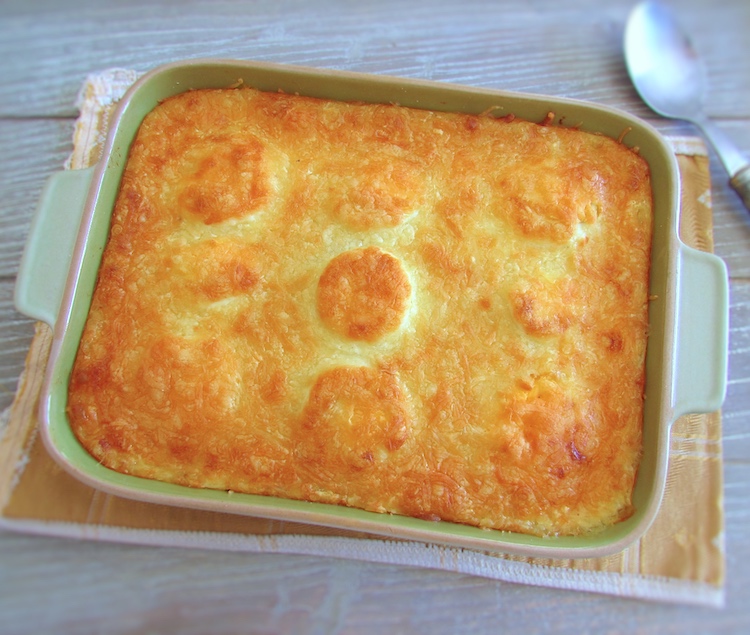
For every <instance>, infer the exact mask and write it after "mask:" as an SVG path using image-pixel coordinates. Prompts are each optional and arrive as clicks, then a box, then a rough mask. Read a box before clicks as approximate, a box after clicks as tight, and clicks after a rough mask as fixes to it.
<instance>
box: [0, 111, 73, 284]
mask: <svg viewBox="0 0 750 635" xmlns="http://www.w3.org/2000/svg"><path fill="white" fill-rule="evenodd" d="M72 136H73V121H72V120H65V119H45V120H42V121H37V120H2V119H0V148H2V149H3V151H2V152H0V241H1V242H0V244H1V245H2V248H1V249H0V279H2V278H4V277H9V276H15V273H16V271H17V270H18V263H19V261H20V258H21V253H22V250H23V245H24V243H25V241H26V236H27V234H28V230H29V223H30V221H31V217H32V215H33V212H34V209H35V208H36V204H37V201H38V200H39V195H40V193H41V190H42V187H43V186H44V182H45V180H46V179H47V177H48V176H49V175H51V174H52V173H53V172H55V171H57V170H61V169H62V168H63V162H64V161H65V159H66V158H67V156H68V154H69V153H70V152H71V150H72V148H73V146H72Z"/></svg>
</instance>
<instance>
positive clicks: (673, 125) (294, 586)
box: [0, 0, 750, 635]
mask: <svg viewBox="0 0 750 635" xmlns="http://www.w3.org/2000/svg"><path fill="white" fill-rule="evenodd" d="M632 4H633V2H631V1H630V0H617V1H614V2H610V3H603V2H601V1H600V0H569V1H568V2H565V3H559V2H552V1H551V0H526V1H520V2H518V1H517V2H506V1H499V2H485V1H481V0H470V1H465V2H459V1H457V0H456V1H448V0H443V1H440V0H432V1H428V2H420V3H401V2H397V1H396V0H384V1H381V2H357V3H353V2H345V1H344V0H320V1H317V2H309V1H307V2H302V1H300V0H281V1H275V0H257V1H255V2H242V1H239V0H237V1H230V0H222V1H217V2H212V3H203V2H199V1H197V0H189V1H185V2H177V1H174V0H159V1H155V0H151V1H147V0H131V1H129V2H116V1H114V0H100V1H94V0H85V1H84V0H75V1H73V0H71V1H69V2H65V3H60V2H53V1H51V0H50V1H37V0H22V1H19V0H6V1H5V2H3V3H2V4H0V55H1V56H2V60H3V72H2V74H1V75H0V148H2V150H3V152H2V153H0V412H2V410H3V409H5V408H6V407H7V406H8V405H9V404H10V403H11V400H12V394H13V391H14V390H15V384H16V382H17V380H18V376H19V374H20V372H21V370H22V368H23V360H24V357H25V354H26V350H27V349H28V344H29V342H30V341H31V337H32V334H33V324H32V322H31V321H30V320H28V319H27V318H25V317H23V316H20V315H19V314H18V313H16V312H15V310H14V308H13V306H12V293H13V285H14V280H15V275H16V272H17V267H18V260H19V259H20V255H21V251H22V248H23V243H24V241H25V238H26V235H27V232H28V227H29V223H30V221H31V216H32V214H33V210H34V208H35V205H36V201H37V199H38V196H39V193H40V191H41V188H42V187H43V184H44V181H45V180H46V178H47V177H48V176H49V175H50V174H51V173H53V172H54V171H56V170H58V169H60V168H61V166H62V163H63V161H64V160H65V158H66V156H67V154H68V153H69V152H70V149H71V141H70V140H71V135H72V130H73V121H74V117H75V115H76V109H75V97H76V93H77V91H78V89H79V87H80V85H81V82H82V81H83V79H84V78H85V77H86V75H87V74H88V73H90V72H92V71H96V70H101V69H103V68H107V67H124V68H134V69H136V70H139V71H145V70H148V69H149V68H152V67H153V66H155V65H158V64H161V63H164V62H167V61H171V60H177V59H184V58H192V57H204V56H217V57H236V58H243V59H260V60H271V61H276V62H283V63H294V64H303V65H310V66H320V67H326V68H339V69H347V70H355V71H364V72H371V73H380V74H392V75H401V76H407V77H419V78H428V79H436V80H442V81H450V82H456V83H462V84H469V85H476V86H484V87H493V88H504V89H512V90H521V91H527V92H534V93H542V94H550V95H562V96H567V97H575V98H581V99H586V100H591V101H596V102H599V103H603V104H607V105H611V106H615V107H619V108H623V109H625V110H627V111H629V112H631V113H633V114H636V115H638V116H641V117H644V118H646V119H647V120H648V121H650V122H651V123H653V124H654V125H655V126H656V127H657V128H658V129H659V130H661V131H662V132H664V133H668V134H695V130H694V128H692V127H691V126H690V125H688V124H683V123H679V122H672V121H667V120H664V119H660V118H658V117H656V116H655V115H653V113H651V112H650V111H649V110H648V109H647V108H646V107H645V106H644V105H643V104H642V103H641V101H640V100H639V98H638V96H637V94H636V93H635V91H634V89H633V88H632V86H631V85H630V83H629V81H628V77H627V73H626V70H625V65H624V62H623V60H622V56H621V38H622V31H623V22H624V19H625V17H626V15H627V13H628V10H629V9H630V7H631V6H632ZM672 4H673V5H674V6H676V7H678V8H679V11H680V17H681V21H682V22H683V23H684V24H685V26H687V27H688V28H690V30H691V32H692V34H693V41H694V44H695V47H696V49H697V50H698V52H699V53H700V54H701V55H702V56H703V58H704V61H705V66H706V70H707V73H708V76H709V78H710V80H709V81H710V84H709V87H710V91H709V94H708V95H707V99H706V109H707V111H708V112H709V114H710V115H712V116H713V117H715V118H716V119H717V122H718V123H719V125H720V126H721V127H722V128H724V129H725V130H726V131H727V132H728V133H729V134H730V136H732V137H733V138H735V139H736V140H737V142H738V145H739V146H740V147H741V148H742V149H743V150H744V151H745V152H746V153H748V154H750V40H748V38H747V28H748V26H750V3H748V2H747V0H721V1H719V2H716V1H713V2H712V1H710V0H683V1H681V2H677V1H676V0H674V1H673V2H672ZM711 168H712V179H713V181H714V191H713V204H714V224H715V248H716V252H717V253H718V254H719V255H720V256H722V258H724V259H725V261H726V262H727V264H728V266H729V270H730V274H731V314H730V319H731V330H730V362H729V364H730V366H729V375H730V378H729V386H728V392H727V399H726V402H725V407H724V409H723V430H724V454H725V472H724V478H725V501H724V502H725V508H726V524H727V532H726V544H727V567H728V576H727V607H726V609H724V610H722V611H716V610H712V609H701V608H695V607H678V606H669V605H659V604H653V603H646V602H635V601H627V600H620V599H616V598H610V597H604V596H598V595H594V594H583V593H576V592H566V591H555V590H550V589H543V588H534V587H528V586H517V585H510V584H505V583H498V582H492V581H488V580H483V579H480V578H474V577H470V576H462V575H456V574H450V573H446V572H438V571H425V570H420V569H411V568H404V567H395V566H382V565H374V564H364V563H356V562H349V561H343V560H342V561H329V560H324V559H320V558H315V557H302V556H271V555H255V554H233V553H222V552H208V551H198V550H182V549H152V548H143V547H134V546H128V545H113V544H102V543H95V542H72V541H65V540H61V539H52V538H41V537H33V536H26V535H19V534H12V533H0V632H3V633H27V632H59V633H68V632H70V633H73V632H74V633H102V632H110V633H141V632H152V633H162V632H181V633H206V632H212V633H238V632H253V633H283V632H290V633H381V632H398V633H424V632H430V633H434V634H438V635H439V634H442V633H446V634H447V633H491V632H498V631H500V632H508V633H535V632H540V633H541V632H559V633H581V632H639V633H714V632H722V633H742V632H747V631H748V630H750V590H749V589H750V566H748V564H747V563H748V560H749V559H750V541H749V540H748V539H747V526H748V523H749V522H750V511H748V510H750V504H748V500H750V427H749V426H748V421H750V214H748V213H747V212H746V211H745V210H744V209H743V208H742V207H741V205H740V204H739V201H738V199H737V197H736V195H735V194H734V193H733V192H732V191H731V190H730V188H729V187H728V186H727V184H726V176H725V175H724V173H723V171H722V168H721V165H720V164H719V162H718V160H717V159H716V157H715V155H713V154H712V155H711ZM1 421H2V419H1V418H0V434H2V423H1Z"/></svg>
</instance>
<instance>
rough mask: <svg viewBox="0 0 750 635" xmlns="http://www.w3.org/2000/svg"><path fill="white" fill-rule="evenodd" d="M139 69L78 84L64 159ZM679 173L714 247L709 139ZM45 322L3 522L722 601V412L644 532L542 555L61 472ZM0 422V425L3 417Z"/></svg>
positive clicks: (686, 445)
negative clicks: (257, 513)
mask: <svg viewBox="0 0 750 635" xmlns="http://www.w3.org/2000/svg"><path fill="white" fill-rule="evenodd" d="M135 79H136V73H135V72H133V71H129V70H122V69H114V70H108V71H104V72H101V73H97V74H95V75H92V76H90V77H88V78H87V80H86V81H85V83H84V84H83V86H82V88H81V91H80V94H79V99H78V107H79V109H80V117H79V118H78V120H77V123H76V127H75V133H74V140H73V141H74V150H73V153H72V154H71V156H70V158H69V160H68V161H67V163H66V166H65V167H66V168H67V169H81V168H85V167H87V166H89V165H92V164H93V163H95V162H96V161H97V159H98V157H99V155H100V152H101V147H102V144H103V142H104V139H105V136H106V131H107V126H108V121H109V117H110V115H111V113H112V111H113V109H114V106H115V104H116V102H117V100H118V99H119V98H120V97H122V95H123V94H124V92H125V90H127V88H128V87H129V86H130V85H131V84H132V83H133V82H134V81H135ZM670 141H671V142H672V144H673V147H674V150H675V153H676V155H677V158H678V162H679V166H680V171H681V176H682V188H683V190H682V211H681V229H680V232H681V236H682V239H683V240H684V241H685V242H687V243H688V244H690V245H692V246H694V247H696V248H698V249H702V250H706V251H711V250H712V249H713V238H712V215H711V189H710V176H709V166H708V157H707V152H706V147H705V145H704V144H703V142H702V141H700V140H699V139H696V138H687V137H686V138H674V139H670ZM50 343H51V331H50V329H49V327H47V326H46V325H44V324H41V323H39V324H37V325H36V331H35V335H34V338H33V340H32V343H31V347H30V350H29V353H28V357H27V360H26V366H25V369H24V372H23V374H22V376H21V379H20V381H19V385H18V391H17V394H16V396H15V400H14V402H13V405H12V406H11V408H10V409H9V410H7V411H6V412H5V413H3V414H2V415H0V527H2V528H5V529H6V530H11V531H20V532H28V533H34V534H44V535H54V536H65V537H75V538H81V539H93V540H101V541H117V542H123V543H133V544H141V545H165V546H180V547H196V548H204V549H220V550H231V551H244V552H264V553H269V552H272V553H278V554H284V553H288V554H291V553H295V554H308V555H318V556H324V557H332V558H349V559H353V560H360V561H370V562H380V563H390V564H399V565H407V566H414V567H426V568H432V569H442V570H447V571H454V572H458V573H462V574H470V575H475V576H481V577H484V578H490V579H495V580H503V581H507V582H514V583H523V584H530V585H538V586H546V587H555V588H562V589H576V590H582V591H591V592H596V593H603V594H610V595H617V596H626V597H633V598H641V599H645V600H652V601H664V602H675V603H687V604H702V605H712V606H721V605H722V604H723V602H724V571H725V550H724V513H723V499H722V488H723V483H722V448H721V417H720V413H718V412H716V413H712V414H708V415H690V416H686V417H683V418H681V419H679V420H678V421H677V422H676V423H675V425H674V427H673V429H672V436H671V447H670V457H669V465H670V467H669V475H668V480H667V487H666V493H665V496H664V502H663V504H662V507H661V509H660V512H659V514H658V516H657V518H656V520H655V522H654V524H653V525H652V527H651V528H650V530H649V531H648V532H647V534H646V535H645V536H644V537H643V538H641V539H640V540H639V541H637V542H636V543H635V544H633V545H632V546H631V547H629V548H628V549H626V550H624V551H622V552H621V553H618V554H616V555H613V556H610V557H607V558H589V559H577V560H551V559H534V558H523V557H517V556H511V555H502V554H496V553H487V552H483V551H474V550H470V549H458V548H452V547H445V546H440V545H436V544H423V543H417V542H410V541H402V540H393V539H383V538H380V537H376V536H372V535H368V534H365V533H356V532H352V531H342V530H336V529H329V528H325V527H317V526H311V525H304V524H296V523H290V522H281V521H273V520H267V519H259V518H251V517H245V516H237V515H230V514H222V513H215V512H207V511H196V510H190V509H183V508H177V507H168V506H161V505H155V504H150V503H141V502H136V501H132V500H127V499H124V498H118V497H116V496H112V495H110V494H106V493H104V492H101V491H98V490H96V489H92V488H91V487H89V486H87V485H84V484H83V483H81V482H78V481H77V480H75V479H74V478H73V477H71V476H69V475H68V474H67V473H66V472H64V471H63V470H62V469H61V468H60V467H59V466H58V465H57V464H56V463H55V462H54V461H53V460H52V459H51V458H50V457H49V456H48V454H47V453H46V451H45V449H44V446H43V444H42V442H41V439H40V438H38V436H37V419H36V412H37V407H38V400H39V391H40V388H41V383H42V379H43V375H44V371H45V366H46V361H47V357H48V354H49V347H50ZM3 424H4V425H3Z"/></svg>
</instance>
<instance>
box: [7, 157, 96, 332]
mask: <svg viewBox="0 0 750 635" xmlns="http://www.w3.org/2000/svg"><path fill="white" fill-rule="evenodd" d="M93 176H94V168H93V167H91V168H86V169H84V170H64V171H62V172H57V173H55V174H53V175H52V176H51V177H49V179H47V183H46V184H45V186H44V189H43V190H42V195H41V197H40V199H39V204H38V205H37V208H36V212H35V213H34V216H33V218H32V220H31V227H30V229H29V237H28V240H27V241H26V246H25V248H24V252H23V256H22V257H21V264H20V265H19V268H18V277H17V279H16V287H15V296H14V301H15V305H16V308H17V309H18V311H20V312H21V313H23V314H25V315H28V316H29V317H31V318H35V319H37V320H41V321H42V322H46V323H47V324H49V325H50V326H54V324H55V322H56V320H57V314H58V312H59V310H60V303H61V302H62V297H63V292H64V290H65V281H66V277H67V274H68V269H69V268H70V262H71V259H72V255H73V249H74V248H75V243H76V237H77V235H78V229H79V226H80V224H81V217H82V216H83V209H84V207H85V203H86V197H87V196H88V191H89V187H90V186H91V181H92V179H93Z"/></svg>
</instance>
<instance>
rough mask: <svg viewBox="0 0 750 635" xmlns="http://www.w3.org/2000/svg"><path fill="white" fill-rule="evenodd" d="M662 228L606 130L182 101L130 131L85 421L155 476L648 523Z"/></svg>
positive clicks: (84, 375) (500, 522) (515, 518)
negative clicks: (648, 382)
mask: <svg viewBox="0 0 750 635" xmlns="http://www.w3.org/2000/svg"><path fill="white" fill-rule="evenodd" d="M651 222H652V221H651V194H650V180H649V172H648V167H647V165H646V163H645V162H644V161H643V160H642V159H641V158H639V157H638V156H637V155H636V154H635V153H633V152H631V151H630V150H628V149H627V148H625V147H624V146H622V145H620V144H618V143H617V142H616V141H613V140H611V139H609V138H606V137H603V136H597V135H591V134H587V133H584V132H581V131H578V130H574V129H565V128H561V127H555V126H551V125H541V124H534V123H529V122H526V121H521V120H519V119H512V118H506V119H504V120H497V119H494V118H492V117H489V116H482V117H475V116H470V115H463V114H446V113H437V112H431V111H425V110H412V109H407V108H402V107H398V106H392V105H364V104H345V103H339V102H333V101H322V100H315V99H310V98H304V97H297V96H292V95H285V94H271V93H263V92H259V91H256V90H253V89H237V90H206V91H193V92H188V93H185V94H182V95H179V96H177V97H174V98H171V99H168V100H166V101H165V102H164V103H162V104H161V105H159V106H158V107H157V108H156V109H155V110H154V111H153V112H151V113H150V114H149V115H148V116H147V117H146V119H145V121H144V122H143V125H142V126H141V128H140V131H139V133H138V135H137V137H136V139H135V141H134V143H133V145H132V148H131V152H130V156H129V159H128V163H127V166H126V170H125V173H124V176H123V179H122V185H121V190H120V193H119V197H118V199H117V203H116V206H115V209H114V214H113V217H112V226H111V234H110V238H109V242H108V244H107V247H106V250H105V253H104V255H103V260H102V264H101V269H100V274H99V279H98V282H97V286H96V290H95V293H94V296H93V301H92V305H91V311H90V314H89V318H88V321H87V324H86V327H85V331H84V334H83V338H82V341H81V346H80V350H79V354H78V356H77V359H76V362H75V366H74V369H73V373H72V376H71V379H70V391H69V402H68V403H69V405H68V413H69V417H70V421H71V425H72V427H73V429H74V431H75V433H76V434H77V436H78V437H79V439H80V440H81V442H82V443H83V445H84V446H85V447H86V448H87V449H88V450H89V451H90V452H91V453H92V454H93V455H94V456H95V457H96V458H97V459H98V460H100V461H101V462H102V463H104V464H105V465H107V466H109V467H111V468H112V469H115V470H119V471H122V472H126V473H129V474H134V475H138V476H142V477H146V478H152V479H159V480H163V481H169V482H175V483H179V484H183V485H187V486H191V487H203V488H206V487H208V488H220V489H228V490H233V491H237V492H250V493H256V494H266V495H275V496H281V497H287V498H295V499H303V500H310V501H322V502H330V503H338V504H345V505H350V506H356V507H360V508H363V509H367V510H372V511H377V512H390V513H396V514H406V515H411V516H416V517H420V518H429V519H442V520H447V521H454V522H458V523H466V524H471V525H476V526H480V527H488V528H495V529H501V530H513V531H521V532H528V533H533V534H538V535H550V534H581V533H585V532H590V531H596V530H598V529H601V528H602V527H605V526H608V525H610V524H612V523H614V522H617V521H618V520H621V519H623V518H625V517H627V516H628V515H629V514H630V513H632V502H631V494H632V490H633V485H634V480H635V476H636V471H637V468H638V463H639V457H640V451H641V428H642V398H643V387H644V356H645V350H646V329H647V293H648V270H649V250H650V235H651Z"/></svg>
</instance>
